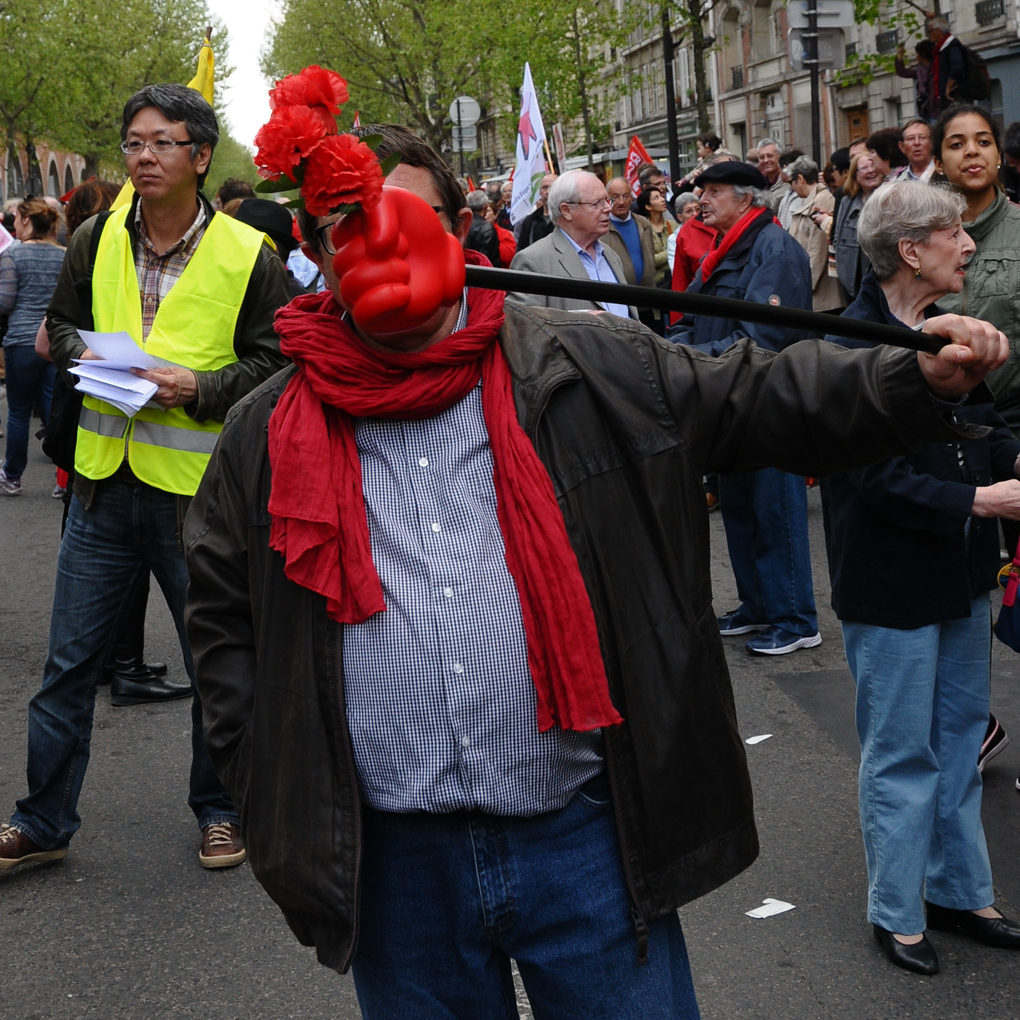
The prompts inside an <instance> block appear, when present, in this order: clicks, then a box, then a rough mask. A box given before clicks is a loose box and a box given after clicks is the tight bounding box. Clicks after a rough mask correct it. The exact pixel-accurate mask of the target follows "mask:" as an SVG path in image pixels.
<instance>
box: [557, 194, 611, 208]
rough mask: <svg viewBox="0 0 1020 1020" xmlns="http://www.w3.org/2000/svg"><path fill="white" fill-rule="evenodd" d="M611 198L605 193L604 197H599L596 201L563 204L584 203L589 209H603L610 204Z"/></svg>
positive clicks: (576, 203)
mask: <svg viewBox="0 0 1020 1020" xmlns="http://www.w3.org/2000/svg"><path fill="white" fill-rule="evenodd" d="M612 204H613V200H612V199H611V198H609V196H608V195H607V196H606V197H605V198H600V199H599V200H598V201H596V202H565V203H564V205H586V206H588V207H589V208H591V209H605V207H606V206H607V205H612Z"/></svg>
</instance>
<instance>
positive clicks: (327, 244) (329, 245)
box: [314, 205, 447, 255]
mask: <svg viewBox="0 0 1020 1020" xmlns="http://www.w3.org/2000/svg"><path fill="white" fill-rule="evenodd" d="M432 211H433V212H434V213H435V214H436V215H437V216H438V215H439V214H440V213H444V212H446V211H447V207H446V206H445V205H434V206H432ZM335 226H336V221H335V220H334V222H332V223H326V224H325V225H323V226H321V227H316V228H315V231H314V233H315V237H316V240H317V241H318V246H319V248H320V249H322V250H323V251H324V252H325V253H326V254H327V255H335V254H336V248H334V247H333V228H334V227H335Z"/></svg>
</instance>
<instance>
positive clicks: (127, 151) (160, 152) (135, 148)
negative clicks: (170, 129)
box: [120, 138, 194, 156]
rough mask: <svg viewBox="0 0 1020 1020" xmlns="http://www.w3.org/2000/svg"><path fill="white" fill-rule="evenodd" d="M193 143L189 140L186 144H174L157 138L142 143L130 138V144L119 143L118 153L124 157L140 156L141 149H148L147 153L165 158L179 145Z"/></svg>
mask: <svg viewBox="0 0 1020 1020" xmlns="http://www.w3.org/2000/svg"><path fill="white" fill-rule="evenodd" d="M193 144H194V143H193V142H192V140H191V139H190V138H189V139H188V140H187V141H186V142H174V141H171V139H169V138H157V139H156V140H155V141H154V142H142V141H139V140H138V139H137V138H132V139H131V141H130V142H121V143H120V151H121V152H123V153H124V155H125V156H140V155H141V154H142V150H143V149H148V150H149V152H153V153H155V154H156V155H157V156H165V155H166V154H167V153H168V152H172V151H173V150H174V149H175V148H177V146H179V145H193Z"/></svg>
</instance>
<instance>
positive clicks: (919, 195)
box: [857, 181, 967, 280]
mask: <svg viewBox="0 0 1020 1020" xmlns="http://www.w3.org/2000/svg"><path fill="white" fill-rule="evenodd" d="M966 208H967V202H966V199H964V198H963V196H962V195H958V194H957V193H956V192H955V191H950V190H949V188H941V187H933V186H931V185H929V184H922V183H921V182H920V181H890V182H889V183H888V184H883V185H882V187H880V188H879V189H878V190H877V191H876V192H875V193H874V194H873V195H872V196H871V197H870V198H869V199H868V201H867V202H866V203H865V205H864V208H863V209H862V210H861V215H860V218H859V219H858V220H857V240H858V241H859V242H860V245H861V247H862V248H863V249H864V254H865V255H867V256H868V258H869V259H870V260H871V265H872V267H873V268H874V270H875V275H876V276H877V277H878V278H879V279H880V280H888V279H889V277H890V276H892V275H894V274H895V273H896V271H897V270H898V269H899V268H900V266H902V265H903V260H902V259H901V258H900V250H899V243H900V241H901V240H906V241H915V242H922V243H923V242H925V241H927V240H928V238H929V237H931V235H932V234H933V233H934V232H935V231H936V230H948V229H949V228H950V227H952V226H954V225H955V224H956V223H958V222H959V220H960V216H961V215H962V213H963V210H964V209H966Z"/></svg>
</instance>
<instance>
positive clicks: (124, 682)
mask: <svg viewBox="0 0 1020 1020" xmlns="http://www.w3.org/2000/svg"><path fill="white" fill-rule="evenodd" d="M190 697H191V684H177V683H174V682H173V681H172V680H168V679H167V678H166V677H160V676H157V677H153V678H152V679H151V680H148V681H146V682H139V681H137V680H130V679H128V678H127V677H125V676H123V675H122V674H120V673H114V675H113V680H112V681H111V683H110V703H111V704H112V705H114V707H116V708H123V707H124V706H125V705H144V704H147V703H149V702H157V701H176V700H177V699H178V698H190Z"/></svg>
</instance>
